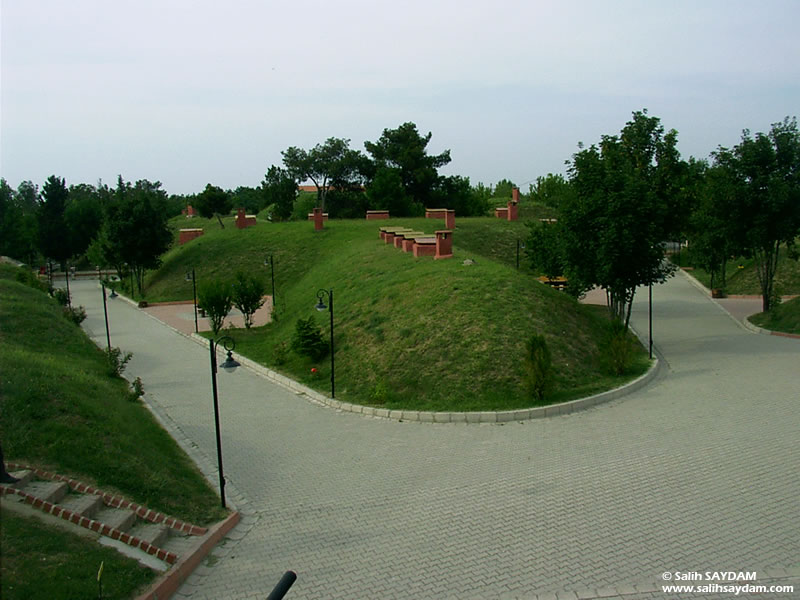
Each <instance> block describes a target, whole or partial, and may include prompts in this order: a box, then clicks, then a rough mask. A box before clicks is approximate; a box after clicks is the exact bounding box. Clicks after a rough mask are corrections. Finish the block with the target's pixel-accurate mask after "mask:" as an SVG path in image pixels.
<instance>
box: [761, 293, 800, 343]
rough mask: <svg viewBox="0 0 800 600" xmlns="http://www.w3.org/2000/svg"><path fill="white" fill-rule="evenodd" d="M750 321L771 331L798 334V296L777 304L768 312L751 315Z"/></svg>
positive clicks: (799, 310) (799, 326) (799, 305)
mask: <svg viewBox="0 0 800 600" xmlns="http://www.w3.org/2000/svg"><path fill="white" fill-rule="evenodd" d="M750 322H751V323H753V324H754V325H758V326H759V327H763V328H764V329H770V330H772V331H781V332H783V333H796V334H800V296H798V297H797V298H794V299H793V300H789V301H788V302H784V303H782V304H779V305H778V306H776V307H774V308H773V309H772V310H770V311H769V312H765V313H759V314H757V315H753V316H751V317H750Z"/></svg>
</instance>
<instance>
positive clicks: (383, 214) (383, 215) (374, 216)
mask: <svg viewBox="0 0 800 600" xmlns="http://www.w3.org/2000/svg"><path fill="white" fill-rule="evenodd" d="M388 218H389V211H388V210H368V211H367V221H379V220H381V219H388Z"/></svg>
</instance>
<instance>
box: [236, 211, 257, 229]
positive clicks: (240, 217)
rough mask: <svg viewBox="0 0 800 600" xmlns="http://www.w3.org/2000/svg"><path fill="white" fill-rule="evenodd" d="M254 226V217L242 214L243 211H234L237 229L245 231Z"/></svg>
mask: <svg viewBox="0 0 800 600" xmlns="http://www.w3.org/2000/svg"><path fill="white" fill-rule="evenodd" d="M255 224H256V216H255V215H246V214H244V209H243V208H240V209H238V210H237V211H236V227H238V228H239V229H247V228H248V227H252V226H253V225H255Z"/></svg>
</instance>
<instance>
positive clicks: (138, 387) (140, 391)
mask: <svg viewBox="0 0 800 600" xmlns="http://www.w3.org/2000/svg"><path fill="white" fill-rule="evenodd" d="M130 394H131V395H130V400H131V402H135V401H137V400H138V399H139V398H141V397H142V396H144V384H143V383H142V378H141V377H137V378H136V379H134V380H133V381H132V382H131V392H130Z"/></svg>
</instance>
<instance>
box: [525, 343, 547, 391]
mask: <svg viewBox="0 0 800 600" xmlns="http://www.w3.org/2000/svg"><path fill="white" fill-rule="evenodd" d="M525 386H526V388H527V390H528V394H529V395H530V396H531V397H532V398H534V399H535V400H536V401H538V402H541V401H542V400H544V398H545V396H547V394H548V393H549V391H550V389H551V388H552V386H553V359H552V356H551V355H550V349H549V348H548V347H547V340H545V338H544V336H543V335H536V334H534V335H532V336H531V338H530V339H529V340H528V342H527V343H526V344H525Z"/></svg>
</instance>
